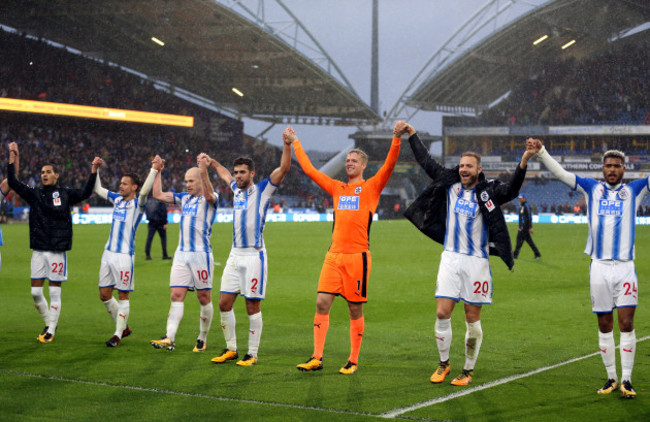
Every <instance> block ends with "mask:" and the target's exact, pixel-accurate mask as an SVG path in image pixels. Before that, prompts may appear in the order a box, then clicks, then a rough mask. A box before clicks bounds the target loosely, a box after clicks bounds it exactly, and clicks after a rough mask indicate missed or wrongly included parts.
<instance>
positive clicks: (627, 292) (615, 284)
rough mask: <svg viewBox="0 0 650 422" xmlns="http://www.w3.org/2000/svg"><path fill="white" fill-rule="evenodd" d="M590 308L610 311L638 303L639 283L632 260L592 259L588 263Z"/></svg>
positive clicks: (601, 311) (600, 311)
mask: <svg viewBox="0 0 650 422" xmlns="http://www.w3.org/2000/svg"><path fill="white" fill-rule="evenodd" d="M589 287H590V290H591V310H592V311H593V312H594V313H597V314H600V313H606V314H607V313H610V312H612V311H613V310H614V308H629V307H634V306H637V305H638V303H639V292H638V290H639V283H638V281H637V277H636V270H635V268H634V261H613V260H607V261H605V260H597V259H593V260H592V261H591V264H590V265H589Z"/></svg>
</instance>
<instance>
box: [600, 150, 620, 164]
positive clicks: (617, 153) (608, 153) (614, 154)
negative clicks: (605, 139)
mask: <svg viewBox="0 0 650 422" xmlns="http://www.w3.org/2000/svg"><path fill="white" fill-rule="evenodd" d="M608 158H618V159H620V160H621V161H622V162H623V163H625V153H623V151H619V150H617V149H610V150H609V151H606V152H605V154H603V163H604V162H605V160H606V159H608Z"/></svg>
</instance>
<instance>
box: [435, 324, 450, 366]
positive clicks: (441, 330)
mask: <svg viewBox="0 0 650 422" xmlns="http://www.w3.org/2000/svg"><path fill="white" fill-rule="evenodd" d="M435 331H436V344H437V345H438V353H440V361H442V362H444V361H447V360H449V347H450V346H451V318H450V319H439V318H438V319H436V325H435Z"/></svg>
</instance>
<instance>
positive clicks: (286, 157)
mask: <svg viewBox="0 0 650 422" xmlns="http://www.w3.org/2000/svg"><path fill="white" fill-rule="evenodd" d="M287 130H288V129H285V130H284V131H283V132H282V140H283V141H284V143H283V144H282V158H280V167H278V168H276V169H275V170H273V171H272V172H271V176H270V179H271V183H273V184H274V185H276V186H277V185H279V184H280V183H282V180H283V179H284V176H286V175H287V173H289V169H290V168H291V142H289V140H288V139H287V136H288V135H289V133H288V132H287ZM285 132H286V133H285Z"/></svg>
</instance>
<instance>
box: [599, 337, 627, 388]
mask: <svg viewBox="0 0 650 422" xmlns="http://www.w3.org/2000/svg"><path fill="white" fill-rule="evenodd" d="M620 346H621V350H620V353H621V372H622V373H621V382H623V381H632V368H633V367H634V353H635V352H636V333H635V332H634V330H632V331H630V332H627V333H625V332H622V333H621V344H620ZM598 348H599V349H600V356H601V357H602V358H603V364H605V369H606V370H607V378H608V379H613V380H615V381H618V377H617V376H616V344H615V343H614V331H610V332H609V333H602V332H600V331H598Z"/></svg>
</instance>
